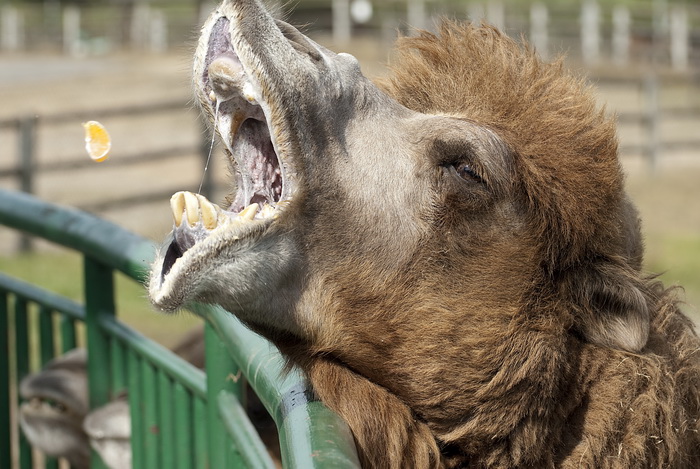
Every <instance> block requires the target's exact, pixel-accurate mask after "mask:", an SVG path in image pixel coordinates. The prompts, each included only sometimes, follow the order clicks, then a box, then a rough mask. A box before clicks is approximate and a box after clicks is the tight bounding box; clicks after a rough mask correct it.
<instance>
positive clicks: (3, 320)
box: [0, 290, 14, 467]
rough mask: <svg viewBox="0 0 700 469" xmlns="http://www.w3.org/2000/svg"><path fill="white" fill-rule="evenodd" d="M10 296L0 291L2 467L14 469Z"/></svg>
mask: <svg viewBox="0 0 700 469" xmlns="http://www.w3.org/2000/svg"><path fill="white" fill-rule="evenodd" d="M8 299H9V298H8V294H7V292H5V290H0V435H2V437H0V467H12V455H11V451H10V447H11V445H10V443H11V441H10V440H11V439H10V435H11V434H12V431H11V426H10V423H11V422H10V386H11V385H12V383H11V382H10V360H11V358H12V357H14V353H13V352H12V351H11V350H10V314H9V313H10V311H9V309H8V306H7V305H8Z"/></svg>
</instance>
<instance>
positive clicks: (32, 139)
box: [17, 116, 37, 252]
mask: <svg viewBox="0 0 700 469" xmlns="http://www.w3.org/2000/svg"><path fill="white" fill-rule="evenodd" d="M36 124H37V117H36V116H27V117H23V118H21V119H19V120H18V121H17V127H18V128H17V130H18V133H19V187H20V190H21V191H22V192H26V193H27V194H32V193H34V159H35V156H36V155H35V153H36ZM19 250H20V252H29V251H31V250H32V240H31V237H29V236H27V235H21V236H20V241H19Z"/></svg>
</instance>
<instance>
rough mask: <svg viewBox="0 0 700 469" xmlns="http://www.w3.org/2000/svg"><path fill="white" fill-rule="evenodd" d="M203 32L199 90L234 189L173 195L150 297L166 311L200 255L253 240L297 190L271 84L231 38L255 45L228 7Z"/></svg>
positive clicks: (197, 76) (193, 271)
mask: <svg viewBox="0 0 700 469" xmlns="http://www.w3.org/2000/svg"><path fill="white" fill-rule="evenodd" d="M207 30H208V31H209V33H208V35H207V34H206V31H207ZM203 31H204V33H203V34H202V37H201V39H200V43H199V46H198V50H197V53H196V57H199V58H201V57H203V58H204V59H203V60H197V61H196V63H195V67H194V78H195V79H194V81H195V90H196V94H197V97H198V98H199V101H200V104H201V105H202V107H203V108H204V110H205V111H206V113H207V114H209V115H210V117H211V119H212V121H213V125H214V126H215V128H216V131H217V133H218V134H219V136H220V138H221V141H222V143H223V144H224V147H225V152H226V153H227V155H228V157H229V159H230V160H231V163H232V167H233V168H234V171H233V172H234V177H235V181H236V192H235V193H234V194H232V195H231V196H229V197H228V199H227V203H226V206H225V207H221V206H219V205H217V204H214V203H212V202H210V201H209V200H207V199H206V198H205V197H204V196H202V195H200V194H194V193H192V192H186V191H182V192H177V193H176V194H174V195H173V196H172V198H171V200H170V206H171V210H172V215H173V219H174V228H173V231H172V240H171V241H170V243H169V244H168V245H167V247H166V249H165V251H164V253H163V254H162V256H161V258H162V259H159V261H161V260H162V264H161V265H160V268H159V269H158V268H157V269H155V270H159V271H160V274H159V275H157V276H155V277H154V276H152V278H151V285H150V291H151V298H152V300H153V301H154V303H155V304H156V305H157V306H160V307H162V308H163V309H166V310H167V309H170V308H168V307H167V306H166V304H167V303H168V300H167V299H168V297H171V296H173V295H174V294H177V292H175V291H174V290H176V289H177V288H178V287H177V285H176V284H177V283H182V279H181V277H183V276H192V275H193V274H196V273H197V272H196V270H197V265H198V264H201V262H198V261H199V260H201V259H202V258H203V257H208V258H209V257H216V255H217V251H220V250H221V249H222V247H223V246H226V247H227V248H230V247H231V246H232V245H236V244H238V245H239V246H240V248H241V249H243V248H244V247H248V246H250V244H251V243H252V242H255V241H256V240H257V239H259V238H261V237H262V236H263V235H264V234H265V233H266V232H267V230H268V229H269V227H270V226H271V225H272V224H273V223H274V222H275V220H277V219H278V218H279V217H280V215H281V213H282V212H283V211H284V209H285V207H287V206H288V204H289V203H290V201H291V198H292V195H293V192H294V178H293V175H292V173H293V171H291V168H290V165H289V162H287V161H285V160H284V159H282V158H281V157H280V152H279V151H278V144H277V141H278V135H277V132H275V129H274V127H273V125H272V122H271V119H270V116H271V115H272V113H273V112H274V111H273V107H272V103H269V102H267V101H266V100H265V99H264V98H263V95H265V94H268V93H266V92H265V88H264V87H265V83H264V82H263V79H262V77H261V76H260V75H259V74H255V73H251V72H250V71H249V70H252V68H250V67H246V66H245V65H244V63H243V62H242V60H241V58H240V56H239V53H238V51H237V50H236V48H235V47H234V45H233V44H234V42H237V43H238V44H239V46H238V47H247V48H250V46H248V45H247V43H246V42H245V40H242V39H240V38H239V39H238V40H237V41H236V39H235V38H236V34H237V32H236V30H235V25H234V24H233V22H232V21H231V20H230V19H229V18H228V17H227V16H226V14H225V13H220V12H218V11H217V12H215V13H214V14H213V15H212V16H211V17H210V18H209V20H208V21H207V24H205V26H204V28H203ZM178 306H179V305H178Z"/></svg>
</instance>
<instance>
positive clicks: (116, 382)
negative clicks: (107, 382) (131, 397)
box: [109, 337, 126, 398]
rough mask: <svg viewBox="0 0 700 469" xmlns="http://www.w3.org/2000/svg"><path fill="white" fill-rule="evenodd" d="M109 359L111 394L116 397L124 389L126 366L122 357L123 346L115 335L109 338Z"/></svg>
mask: <svg viewBox="0 0 700 469" xmlns="http://www.w3.org/2000/svg"><path fill="white" fill-rule="evenodd" d="M109 359H110V368H111V370H110V371H111V372H112V380H111V385H112V388H111V390H110V391H111V395H112V398H114V397H117V396H118V395H119V394H120V393H121V392H123V391H125V390H126V366H125V363H124V362H125V358H124V346H123V345H122V343H121V341H120V340H119V339H117V338H116V337H112V338H110V340H109Z"/></svg>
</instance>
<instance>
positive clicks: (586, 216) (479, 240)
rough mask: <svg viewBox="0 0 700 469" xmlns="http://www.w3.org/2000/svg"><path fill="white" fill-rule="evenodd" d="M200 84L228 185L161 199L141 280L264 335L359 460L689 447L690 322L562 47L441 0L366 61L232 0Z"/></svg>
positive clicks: (699, 397)
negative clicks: (653, 272) (378, 66)
mask: <svg viewBox="0 0 700 469" xmlns="http://www.w3.org/2000/svg"><path fill="white" fill-rule="evenodd" d="M194 84H195V90H196V96H197V100H198V102H199V103H200V105H201V108H202V110H203V112H204V113H205V114H206V115H207V116H208V118H209V120H210V122H212V125H214V126H215V128H216V129H217V131H218V134H219V136H220V138H221V141H222V142H223V145H224V147H225V149H226V152H227V155H228V159H229V161H230V165H231V173H232V175H233V177H232V179H233V181H232V185H234V186H235V189H234V190H233V192H232V193H231V195H230V196H229V197H228V198H227V199H226V200H225V201H224V202H222V203H221V204H215V203H213V202H211V201H209V200H207V199H206V198H204V197H203V196H201V195H199V194H194V193H191V192H178V193H176V194H175V195H174V196H173V197H172V199H171V210H172V212H173V217H174V227H173V231H172V233H171V235H170V236H169V237H168V238H167V239H166V242H165V243H164V245H163V248H162V250H161V252H160V253H159V254H158V256H157V259H156V261H155V263H154V265H153V269H152V272H151V277H150V281H149V286H148V288H149V296H150V298H151V301H152V302H153V304H154V305H155V306H157V307H158V308H160V309H161V310H163V311H166V312H172V311H176V310H179V309H180V308H183V307H186V306H187V305H188V304H189V303H191V302H194V301H198V302H204V303H211V304H219V305H221V306H222V307H224V308H225V309H227V310H228V311H229V312H230V313H231V314H234V315H236V316H237V317H238V318H239V319H240V320H241V321H243V322H244V323H245V324H247V325H248V326H249V327H250V328H251V329H252V330H254V331H256V332H258V333H260V334H262V335H263V336H265V337H267V338H268V339H269V340H271V341H272V342H273V343H275V344H276V345H277V346H278V347H279V348H280V350H281V351H282V352H283V353H284V354H285V355H286V357H288V360H289V363H290V364H293V365H296V366H298V367H299V368H300V369H301V370H302V371H303V372H304V373H305V374H306V376H307V377H308V380H309V382H310V383H311V385H312V386H313V389H314V392H315V394H316V396H317V398H318V399H320V400H321V401H322V402H324V403H325V404H326V405H327V406H328V407H329V408H331V409H332V410H334V411H335V412H337V413H338V414H339V415H340V416H341V417H342V418H343V419H344V420H345V421H346V422H347V424H348V426H349V427H350V429H351V430H352V433H353V435H354V438H355V442H356V446H357V450H358V454H359V456H360V459H361V461H362V464H363V466H364V467H367V468H410V467H416V468H428V467H435V468H438V467H439V468H454V467H472V468H487V467H488V468H528V467H532V468H554V467H557V468H573V467H576V468H578V467H596V468H630V467H635V468H642V467H673V468H690V467H700V437H699V436H698V429H699V428H698V427H699V424H698V417H699V413H700V361H699V358H698V353H697V352H698V350H700V340H699V339H698V337H697V335H696V332H695V330H694V326H693V324H692V322H691V321H690V320H689V319H688V318H687V317H686V316H684V315H683V314H682V313H681V312H680V311H679V308H678V307H677V302H678V300H677V297H676V292H675V290H674V289H666V288H665V287H664V286H663V285H662V284H661V283H660V282H659V281H658V280H657V279H656V278H655V277H653V276H650V275H647V274H645V273H644V272H643V270H642V268H641V265H642V264H641V262H642V255H643V249H642V242H641V238H640V234H639V220H638V215H637V213H636V211H635V209H634V206H633V204H632V202H631V201H630V200H629V199H628V198H627V196H626V195H625V190H624V177H623V173H622V170H621V167H620V162H619V160H618V146H617V137H616V131H615V122H614V118H612V117H608V116H607V115H606V113H605V112H604V109H600V108H598V107H597V105H596V104H595V100H594V96H593V91H592V90H591V89H590V88H589V87H588V86H586V85H585V83H584V82H583V80H582V79H580V78H577V77H575V76H574V75H572V74H571V73H570V72H568V71H566V70H565V69H564V67H563V63H562V60H558V61H555V62H553V63H545V62H543V61H542V60H541V59H540V58H539V57H538V55H537V53H536V52H535V51H534V50H533V49H532V48H531V47H530V46H528V45H521V44H519V43H517V42H516V41H514V40H512V39H510V38H508V37H507V36H506V35H504V34H503V33H501V32H499V31H498V30H496V29H495V28H493V27H491V26H488V25H471V24H460V23H457V22H451V21H445V22H444V23H443V24H442V26H440V28H439V31H438V32H437V33H435V34H434V33H430V32H425V31H423V32H419V33H418V34H417V35H416V36H415V37H410V38H408V37H407V38H402V39H400V41H399V45H398V52H397V55H396V59H395V60H394V62H393V63H392V64H391V73H390V75H389V76H388V77H387V78H386V79H384V80H382V81H380V82H378V83H374V82H372V81H370V80H369V79H367V78H366V77H364V76H363V75H362V73H361V70H360V67H359V65H358V62H357V60H356V59H355V58H354V57H352V56H350V55H348V54H344V53H339V54H336V53H334V52H332V51H330V50H328V49H326V48H324V47H322V46H320V45H319V44H317V43H315V42H314V41H312V40H311V39H309V38H308V37H306V36H305V35H303V34H302V33H300V32H299V31H298V30H297V29H295V28H293V27H292V26H290V25H288V24H286V23H284V22H282V21H278V20H275V19H274V18H273V17H272V16H271V15H270V14H269V13H267V12H266V11H265V9H264V7H263V6H262V5H261V3H260V2H259V1H257V0H226V1H224V2H223V3H222V4H221V5H220V6H219V7H218V8H217V9H216V10H215V11H214V12H213V13H212V15H211V16H210V18H209V19H208V21H207V22H206V24H205V25H204V27H203V29H202V34H201V37H200V41H199V44H198V47H197V50H196V53H195V60H194Z"/></svg>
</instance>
